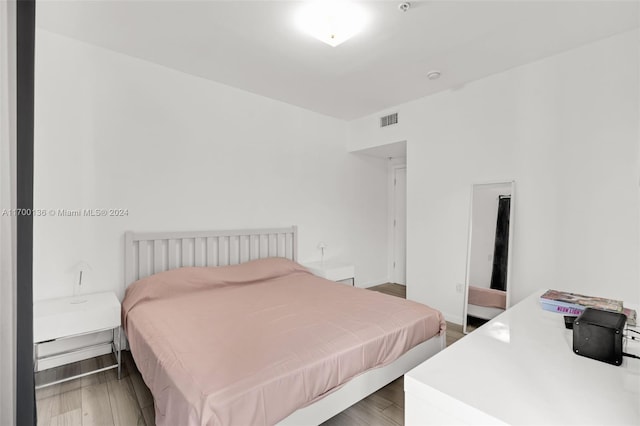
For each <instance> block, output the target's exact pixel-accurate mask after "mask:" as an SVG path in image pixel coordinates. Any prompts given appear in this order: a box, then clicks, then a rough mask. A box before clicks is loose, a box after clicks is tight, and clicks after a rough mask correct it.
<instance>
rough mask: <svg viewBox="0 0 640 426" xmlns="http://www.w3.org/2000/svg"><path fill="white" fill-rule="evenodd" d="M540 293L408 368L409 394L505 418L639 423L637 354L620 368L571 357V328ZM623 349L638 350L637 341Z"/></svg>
mask: <svg viewBox="0 0 640 426" xmlns="http://www.w3.org/2000/svg"><path fill="white" fill-rule="evenodd" d="M542 293H543V291H540V292H536V293H535V294H533V295H531V296H529V297H528V298H527V299H525V300H523V301H522V302H521V303H519V304H517V305H516V306H514V307H513V308H511V309H509V310H507V311H506V312H505V313H503V314H501V315H499V316H498V317H496V318H494V319H493V320H492V321H490V322H489V323H487V324H485V325H484V326H482V327H480V328H479V329H477V330H476V331H474V332H472V333H471V334H469V335H468V336H466V337H464V338H463V339H461V340H460V341H458V342H456V343H455V344H454V345H452V346H451V347H449V348H447V349H446V350H444V351H442V352H440V353H439V354H437V355H435V356H433V357H432V358H431V359H429V360H427V361H426V362H424V363H423V364H421V365H419V366H418V367H416V368H415V369H413V370H411V371H410V372H408V373H407V375H406V376H405V390H406V392H407V393H408V394H409V393H411V392H415V393H420V392H423V395H424V394H425V391H428V393H429V394H431V395H433V394H434V393H435V394H437V395H442V397H443V398H444V399H448V400H450V401H449V403H450V404H449V405H450V406H455V405H456V404H459V405H460V407H459V408H461V411H464V410H465V409H469V410H470V411H471V412H478V410H479V413H478V414H481V417H482V416H484V415H485V414H486V415H487V417H485V420H487V419H491V418H493V419H495V420H497V421H498V422H506V423H510V424H601V425H602V424H636V425H637V424H640V360H639V359H631V358H629V357H624V358H623V363H622V365H621V366H619V367H617V366H613V365H609V364H606V363H603V362H599V361H595V360H592V359H589V358H585V357H581V356H578V355H575V354H574V353H573V351H572V346H573V343H572V331H571V330H567V329H565V327H564V319H563V317H562V315H559V314H556V313H552V312H547V311H543V310H542V308H541V307H540V305H539V302H538V300H539V296H540V295H541V294H542ZM636 329H637V328H636ZM625 352H630V353H633V354H640V344H638V342H629V343H628V344H626V345H625ZM452 401H455V403H454V404H451V402H452ZM445 405H446V404H445ZM489 423H490V421H489Z"/></svg>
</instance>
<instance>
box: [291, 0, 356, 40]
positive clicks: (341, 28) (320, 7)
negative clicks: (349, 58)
mask: <svg viewBox="0 0 640 426" xmlns="http://www.w3.org/2000/svg"><path fill="white" fill-rule="evenodd" d="M296 21H297V24H298V27H299V28H300V29H301V30H302V31H303V32H305V33H307V34H309V35H311V36H313V37H315V38H317V39H318V40H320V41H323V42H325V43H327V44H328V45H330V46H333V47H335V46H337V45H339V44H341V43H343V42H345V41H347V40H348V39H350V38H351V37H353V36H354V35H356V34H357V33H359V32H360V31H361V30H362V28H363V27H364V25H365V23H366V21H367V16H366V13H365V11H364V10H363V9H362V7H361V6H359V5H356V4H354V3H350V2H346V1H327V0H324V1H317V2H312V3H306V4H304V5H303V7H302V8H301V9H300V11H299V13H298V16H297V18H296Z"/></svg>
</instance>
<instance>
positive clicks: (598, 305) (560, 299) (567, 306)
mask: <svg viewBox="0 0 640 426" xmlns="http://www.w3.org/2000/svg"><path fill="white" fill-rule="evenodd" d="M540 304H541V305H542V309H544V310H546V311H551V312H557V313H559V314H563V315H568V316H578V315H580V314H581V313H582V311H584V310H585V309H586V308H594V309H600V310H603V311H610V312H618V313H624V307H623V306H622V301H620V300H613V299H605V298H603V297H593V296H585V295H583V294H577V293H568V292H566V291H558V290H548V291H547V292H545V293H544V294H543V295H542V296H540Z"/></svg>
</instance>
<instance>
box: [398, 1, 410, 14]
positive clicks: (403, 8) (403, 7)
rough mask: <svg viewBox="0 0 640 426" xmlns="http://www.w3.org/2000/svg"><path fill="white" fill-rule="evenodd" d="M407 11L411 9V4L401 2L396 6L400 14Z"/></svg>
mask: <svg viewBox="0 0 640 426" xmlns="http://www.w3.org/2000/svg"><path fill="white" fill-rule="evenodd" d="M409 9H411V3H409V2H408V1H405V2H402V3H400V4H399V5H398V10H399V11H400V12H406V11H407V10H409Z"/></svg>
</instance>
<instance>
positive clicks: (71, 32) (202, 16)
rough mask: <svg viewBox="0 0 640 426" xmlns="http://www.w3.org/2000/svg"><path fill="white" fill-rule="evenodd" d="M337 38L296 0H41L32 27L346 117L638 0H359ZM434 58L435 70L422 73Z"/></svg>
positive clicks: (495, 66)
mask: <svg viewBox="0 0 640 426" xmlns="http://www.w3.org/2000/svg"><path fill="white" fill-rule="evenodd" d="M359 3H361V4H362V6H363V7H364V8H366V10H367V11H368V13H369V24H368V25H367V27H366V28H365V29H364V31H363V32H361V33H360V34H358V35H356V36H355V37H354V38H352V39H350V40H348V41H346V42H345V43H344V44H341V45H339V46H338V47H330V46H328V45H326V44H324V43H322V42H320V41H318V40H316V39H313V38H311V37H310V36H308V35H306V34H302V33H301V32H300V31H299V30H298V29H297V28H296V25H295V23H294V15H295V13H296V12H297V10H298V8H299V7H300V6H301V2H296V1H265V0H263V1H244V0H227V1H197V2H192V1H181V0H179V1H166V0H163V1H140V0H138V1H113V0H103V1H86V0H85V1H52V0H40V1H39V2H38V9H37V25H38V27H39V28H43V29H46V30H48V31H52V32H56V33H59V34H63V35H66V36H70V37H73V38H76V39H79V40H82V41H86V42H89V43H93V44H96V45H98V46H102V47H105V48H107V49H111V50H114V51H117V52H121V53H124V54H127V55H131V56H134V57H137V58H141V59H145V60H148V61H151V62H154V63H157V64H161V65H164V66H167V67H171V68H174V69H177V70H180V71H183V72H186V73H189V74H192V75H196V76H200V77H204V78H206V79H210V80H213V81H217V82H220V83H223V84H226V85H229V86H233V87H236V88H239V89H242V90H246V91H249V92H253V93H256V94H259V95H262V96H266V97H269V98H273V99H277V100H280V101H283V102H287V103H289V104H293V105H297V106H300V107H303V108H306V109H309V110H312V111H316V112H319V113H322V114H326V115H329V116H333V117H337V118H341V119H345V120H351V119H355V118H359V117H362V116H365V115H369V114H372V113H374V112H377V111H381V110H383V109H386V108H389V107H392V106H394V105H398V104H401V103H404V102H407V101H410V100H413V99H417V98H420V97H423V96H427V95H430V94H433V93H436V92H440V91H443V90H446V89H449V88H455V87H460V86H462V85H464V84H465V83H467V82H469V81H473V80H477V79H479V78H482V77H485V76H487V75H490V74H494V73H497V72H500V71H504V70H506V69H509V68H512V67H515V66H518V65H522V64H525V63H528V62H532V61H535V60H538V59H541V58H544V57H547V56H551V55H554V54H556V53H559V52H562V51H565V50H568V49H571V48H574V47H577V46H580V45H583V44H586V43H589V42H592V41H595V40H598V39H601V38H605V37H608V36H611V35H614V34H617V33H621V32H625V31H629V30H631V29H633V28H637V27H638V26H639V21H640V12H639V4H640V3H639V2H638V1H628V0H627V1H619V2H618V1H612V0H606V1H605V0H603V1H593V0H591V1H584V2H583V1H575V0H571V1H519V0H509V1H507V0H502V1H481V0H475V1H450V0H449V1H428V2H427V1H412V2H411V4H412V7H411V9H410V10H409V11H408V12H406V13H404V12H400V11H399V10H398V4H399V3H400V2H399V1H391V0H384V1H380V0H378V1H364V2H359ZM434 69H435V70H440V71H441V72H442V76H441V78H440V79H438V80H434V81H432V80H429V79H428V78H427V73H428V72H429V71H431V70H434Z"/></svg>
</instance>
